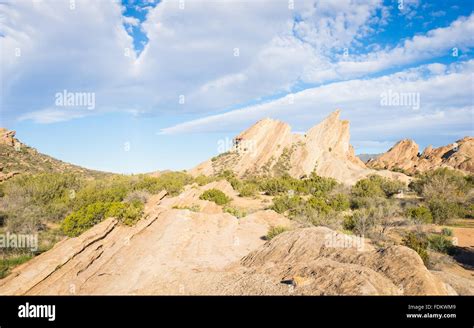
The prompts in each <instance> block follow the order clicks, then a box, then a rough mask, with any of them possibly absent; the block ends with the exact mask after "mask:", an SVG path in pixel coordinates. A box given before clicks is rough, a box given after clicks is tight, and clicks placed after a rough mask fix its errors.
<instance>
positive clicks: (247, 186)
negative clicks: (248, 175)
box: [238, 182, 258, 197]
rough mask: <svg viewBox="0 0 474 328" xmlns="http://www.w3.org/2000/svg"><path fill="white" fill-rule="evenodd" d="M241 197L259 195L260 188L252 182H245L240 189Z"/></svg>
mask: <svg viewBox="0 0 474 328" xmlns="http://www.w3.org/2000/svg"><path fill="white" fill-rule="evenodd" d="M238 191H239V196H241V197H253V196H255V195H256V194H257V191H258V186H257V185H256V184H255V183H252V182H245V183H243V184H242V185H241V186H239V188H238Z"/></svg>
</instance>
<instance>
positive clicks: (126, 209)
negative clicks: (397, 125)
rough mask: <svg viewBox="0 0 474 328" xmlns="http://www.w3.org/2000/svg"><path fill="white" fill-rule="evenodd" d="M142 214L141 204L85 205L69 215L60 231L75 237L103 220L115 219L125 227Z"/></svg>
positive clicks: (136, 202) (137, 202)
mask: <svg viewBox="0 0 474 328" xmlns="http://www.w3.org/2000/svg"><path fill="white" fill-rule="evenodd" d="M142 213H143V203H141V202H139V201H134V202H132V203H122V202H97V203H93V204H89V205H86V206H84V207H82V208H80V209H78V210H77V211H74V212H72V213H71V214H69V215H68V216H67V217H66V218H65V219H64V221H63V222H62V225H61V229H62V231H63V232H64V233H65V234H66V235H68V236H70V237H75V236H78V235H80V234H81V233H83V232H84V231H86V230H88V229H89V228H91V227H92V226H94V225H96V224H97V223H99V222H101V221H102V220H104V219H105V218H108V217H115V218H117V219H118V220H119V221H120V222H122V223H123V224H126V225H132V224H134V223H135V222H136V221H137V220H138V219H140V217H141V216H142Z"/></svg>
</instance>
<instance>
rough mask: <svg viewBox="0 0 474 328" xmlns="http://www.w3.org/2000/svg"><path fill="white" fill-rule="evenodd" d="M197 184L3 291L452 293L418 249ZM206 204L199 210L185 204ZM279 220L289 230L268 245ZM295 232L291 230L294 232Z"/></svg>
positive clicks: (0, 289)
mask: <svg viewBox="0 0 474 328" xmlns="http://www.w3.org/2000/svg"><path fill="white" fill-rule="evenodd" d="M211 187H212V188H224V189H226V188H227V189H228V188H231V186H230V185H228V184H227V182H214V183H212V184H209V185H206V186H202V187H198V186H196V185H193V186H191V187H189V188H188V189H187V190H186V191H185V192H183V193H182V194H181V195H179V196H176V197H167V196H166V192H162V193H161V194H159V195H155V196H153V197H152V198H151V199H150V200H149V201H148V203H147V205H146V207H145V217H144V218H143V219H142V220H141V221H139V222H138V223H137V224H136V225H135V226H133V227H126V226H122V225H120V224H118V222H117V221H116V220H115V219H113V218H110V219H107V220H105V221H103V222H102V223H99V224H97V225H96V226H94V227H92V228H91V229H90V230H88V231H86V232H85V233H83V234H82V235H81V236H79V237H76V238H66V239H64V240H63V241H61V242H59V243H58V244H56V245H55V246H54V248H53V249H51V250H49V251H47V252H45V253H43V254H41V255H39V256H37V257H35V258H33V259H32V260H30V261H29V262H27V263H25V264H23V265H21V266H19V267H17V268H15V269H14V270H13V271H12V273H11V274H10V275H9V276H8V277H6V278H5V279H2V280H0V294H3V295H24V294H27V295H45V294H53V295H57V294H60V295H73V294H112V295H117V294H119V295H120V294H154V295H180V294H182V295H210V294H214V295H274V294H279V295H298V294H305V295H327V294H331V295H332V294H334V295H342V294H344V295H402V294H403V295H426V294H436V295H445V294H447V293H448V291H449V289H448V288H447V286H445V285H444V284H443V283H442V282H441V281H440V280H439V279H438V278H436V277H435V276H433V275H432V274H431V273H430V272H429V271H428V270H427V269H426V267H425V266H424V265H423V262H422V260H421V259H420V257H419V256H418V255H417V253H416V252H414V251H412V250H410V249H408V248H406V247H403V246H392V247H389V248H386V249H384V250H376V249H374V248H373V247H372V246H371V245H370V244H369V243H368V242H367V241H366V240H363V239H360V238H357V237H354V236H348V235H344V234H341V233H337V232H335V231H333V230H331V229H329V228H325V227H313V228H298V227H296V226H294V225H293V224H294V223H293V222H292V221H289V220H288V219H286V218H285V217H284V216H282V215H280V214H278V213H276V212H274V211H271V210H259V211H256V212H254V213H252V214H250V215H247V216H245V217H243V218H240V219H237V218H236V217H235V216H233V215H231V214H229V213H224V211H222V208H221V207H219V206H217V205H215V204H213V205H210V204H211V203H210V202H208V201H205V200H199V197H198V196H199V195H200V194H201V193H202V191H203V190H206V189H209V188H211ZM228 192H229V193H230V194H231V193H232V190H228ZM193 204H194V205H196V204H197V205H199V206H200V207H201V208H202V211H199V212H198V211H194V210H192V209H191V210H190V209H184V207H186V206H190V205H193ZM272 226H285V227H287V228H289V229H290V231H288V232H284V233H282V234H280V235H278V236H276V237H275V238H273V239H272V240H271V241H269V242H265V240H264V239H263V238H262V237H263V236H264V235H266V234H267V232H268V229H269V228H270V227H272ZM291 229H294V230H291Z"/></svg>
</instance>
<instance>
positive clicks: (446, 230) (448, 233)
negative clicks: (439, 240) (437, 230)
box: [441, 228, 453, 237]
mask: <svg viewBox="0 0 474 328" xmlns="http://www.w3.org/2000/svg"><path fill="white" fill-rule="evenodd" d="M441 234H442V235H443V236H448V237H450V236H452V235H453V230H451V229H449V228H443V229H441Z"/></svg>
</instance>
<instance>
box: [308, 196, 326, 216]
mask: <svg viewBox="0 0 474 328" xmlns="http://www.w3.org/2000/svg"><path fill="white" fill-rule="evenodd" d="M305 208H310V209H313V210H316V211H317V212H318V213H321V214H328V213H329V212H331V210H332V208H331V206H329V205H328V204H327V202H326V200H325V199H324V198H322V197H315V196H311V197H310V198H309V199H308V200H307V201H306V203H305Z"/></svg>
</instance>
